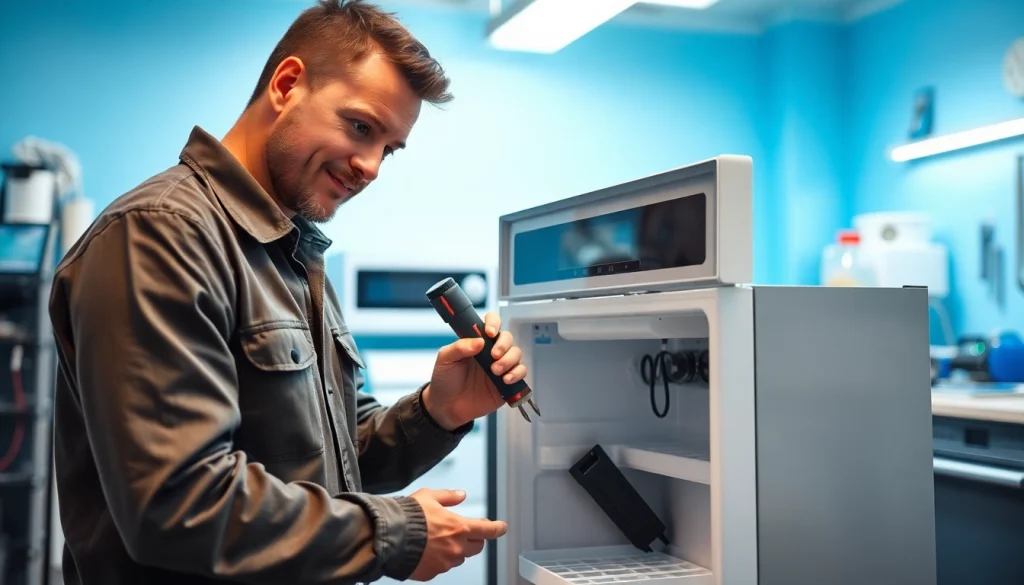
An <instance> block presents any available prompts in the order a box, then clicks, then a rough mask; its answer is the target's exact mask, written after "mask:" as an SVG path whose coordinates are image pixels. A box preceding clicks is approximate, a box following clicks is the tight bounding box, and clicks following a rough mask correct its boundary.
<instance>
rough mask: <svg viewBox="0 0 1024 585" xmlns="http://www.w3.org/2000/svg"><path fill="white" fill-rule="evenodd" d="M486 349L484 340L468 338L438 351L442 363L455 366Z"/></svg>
mask: <svg viewBox="0 0 1024 585" xmlns="http://www.w3.org/2000/svg"><path fill="white" fill-rule="evenodd" d="M483 348H484V340H483V339H481V338H479V337H467V338H465V339H460V340H458V341H456V342H455V343H451V344H448V345H446V346H444V347H442V348H441V350H440V351H438V352H437V353H438V356H439V357H440V358H441V361H442V362H445V363H449V364H454V363H455V362H458V361H462V360H464V359H466V358H469V357H473V356H475V355H476V354H478V353H480V350H482V349H483Z"/></svg>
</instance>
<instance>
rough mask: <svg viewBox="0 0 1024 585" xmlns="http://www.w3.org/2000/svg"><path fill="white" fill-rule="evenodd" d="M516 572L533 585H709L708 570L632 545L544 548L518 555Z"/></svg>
mask: <svg viewBox="0 0 1024 585" xmlns="http://www.w3.org/2000/svg"><path fill="white" fill-rule="evenodd" d="M519 574H520V575H521V576H522V577H523V578H524V579H526V580H527V581H530V582H531V583H534V584H535V585H599V584H607V583H613V584H621V583H639V582H642V583H644V584H645V585H674V584H680V585H712V584H713V583H714V579H713V576H712V574H711V571H709V570H708V569H705V568H704V567H701V566H698V565H695V564H693V563H691V562H688V561H684V560H682V559H678V558H676V557H673V556H671V555H668V554H666V553H663V552H651V553H645V552H643V551H640V550H637V549H636V548H634V547H632V546H612V547H598V548H576V549H565V550H545V551H534V552H529V553H524V554H522V555H520V557H519Z"/></svg>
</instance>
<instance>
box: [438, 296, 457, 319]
mask: <svg viewBox="0 0 1024 585" xmlns="http://www.w3.org/2000/svg"><path fill="white" fill-rule="evenodd" d="M441 302H442V303H444V308H446V309H448V314H449V315H454V314H455V311H453V310H452V306H451V305H449V304H448V299H446V298H444V297H441Z"/></svg>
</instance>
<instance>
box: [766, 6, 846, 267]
mask: <svg viewBox="0 0 1024 585" xmlns="http://www.w3.org/2000/svg"><path fill="white" fill-rule="evenodd" d="M762 43H763V46H764V50H763V55H764V57H763V59H764V68H763V74H762V82H761V83H762V88H763V91H764V92H765V94H766V95H765V97H766V103H767V104H768V105H769V114H768V116H767V117H766V118H765V120H764V122H765V128H766V151H767V153H768V159H767V162H768V166H769V167H770V169H771V176H772V183H771V193H772V208H771V210H770V212H769V214H770V215H769V217H770V218H771V219H770V221H771V228H770V234H769V237H770V238H771V240H770V242H771V244H770V245H771V251H772V257H773V264H772V265H771V268H772V273H771V274H772V275H773V277H775V278H776V279H777V280H778V282H782V283H796V284H817V283H818V281H819V268H818V267H819V259H820V257H821V250H822V248H823V247H824V246H825V245H826V244H828V243H829V242H831V241H832V240H833V239H834V238H835V233H836V230H837V229H839V228H840V227H841V225H842V224H843V222H844V220H845V216H846V213H845V211H846V207H847V206H846V198H845V197H844V191H843V179H844V177H845V175H844V172H843V167H842V161H843V157H844V152H845V146H846V144H845V137H846V136H847V129H846V128H845V112H844V110H845V101H844V97H845V87H844V83H843V80H844V79H845V76H844V75H843V74H842V63H843V62H844V60H845V58H846V55H845V52H844V50H843V46H842V28H840V27H839V26H838V25H832V24H820V23H805V22H793V23H789V24H783V25H780V26H776V27H774V28H771V29H769V30H768V32H767V33H766V34H765V35H764V38H763V41H762Z"/></svg>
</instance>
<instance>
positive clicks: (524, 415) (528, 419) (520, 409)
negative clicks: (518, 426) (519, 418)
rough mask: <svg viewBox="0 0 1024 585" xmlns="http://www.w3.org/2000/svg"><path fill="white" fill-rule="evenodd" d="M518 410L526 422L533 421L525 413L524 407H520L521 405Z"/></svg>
mask: <svg viewBox="0 0 1024 585" xmlns="http://www.w3.org/2000/svg"><path fill="white" fill-rule="evenodd" d="M519 412H520V413H522V415H523V418H525V419H526V422H533V421H531V420H530V416H529V415H528V414H526V409H524V408H523V407H522V405H520V406H519Z"/></svg>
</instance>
